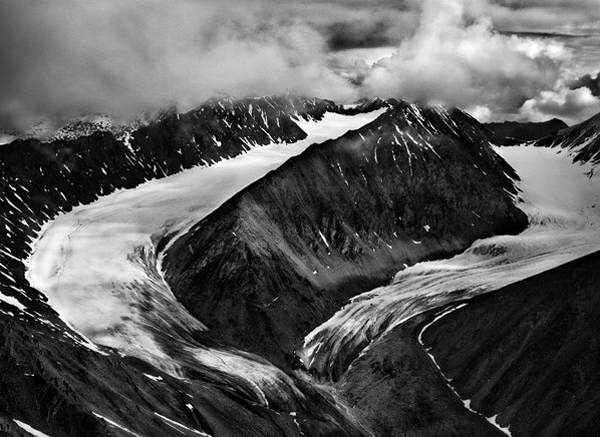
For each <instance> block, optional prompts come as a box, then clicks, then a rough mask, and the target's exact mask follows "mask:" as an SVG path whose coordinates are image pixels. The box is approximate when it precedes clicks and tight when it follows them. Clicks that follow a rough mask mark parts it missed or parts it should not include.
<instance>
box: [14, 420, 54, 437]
mask: <svg viewBox="0 0 600 437" xmlns="http://www.w3.org/2000/svg"><path fill="white" fill-rule="evenodd" d="M13 422H15V423H16V424H17V425H18V426H19V428H21V429H23V430H24V431H26V432H28V433H29V434H31V435H32V436H34V437H50V436H49V435H48V434H44V433H43V432H41V431H38V430H37V429H35V428H33V427H31V426H29V425H27V424H26V423H23V422H21V421H20V420H17V419H13Z"/></svg>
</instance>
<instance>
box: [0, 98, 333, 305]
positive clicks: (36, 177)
mask: <svg viewBox="0 0 600 437" xmlns="http://www.w3.org/2000/svg"><path fill="white" fill-rule="evenodd" d="M327 110H332V111H336V110H338V111H339V110H341V108H340V107H339V106H337V105H335V104H334V103H333V102H330V101H325V100H318V99H302V98H296V97H290V96H285V97H273V98H270V97H268V98H260V99H245V100H234V99H231V98H227V99H221V100H212V101H208V102H207V103H205V104H203V105H202V106H200V107H199V108H197V109H195V110H193V111H190V112H188V113H186V114H176V113H171V114H168V115H164V116H163V117H161V118H160V119H159V120H158V121H156V122H155V123H152V124H149V125H147V126H143V127H140V128H139V129H138V130H136V131H134V132H131V133H129V134H127V136H125V137H120V138H117V137H115V136H114V135H113V134H111V133H110V132H107V131H102V130H100V131H96V132H94V133H93V134H91V135H88V136H81V137H77V138H75V139H72V140H69V141H64V140H56V141H54V142H51V143H42V142H40V141H39V140H17V141H14V142H12V143H10V144H7V145H4V146H2V148H0V211H1V212H2V214H1V216H0V220H1V222H0V226H1V227H2V228H3V233H2V234H0V248H1V249H0V286H2V291H3V293H4V294H5V295H8V296H12V297H14V298H15V299H17V300H18V301H20V302H21V304H23V305H25V306H28V305H31V304H32V302H31V299H33V300H40V299H42V300H43V298H42V297H41V296H39V295H38V293H37V292H36V291H35V290H32V289H29V288H27V284H26V282H24V279H23V278H24V273H25V272H24V266H23V260H24V259H26V257H27V256H28V254H29V252H30V249H31V248H30V244H31V243H32V241H33V239H34V237H35V235H36V233H37V232H38V231H39V229H40V227H41V225H42V224H43V223H44V222H46V221H48V220H51V219H52V217H54V216H55V215H56V214H58V213H59V212H61V211H69V210H70V209H71V208H72V207H73V206H75V205H79V204H87V203H90V202H92V201H94V200H95V199H97V198H98V196H102V195H106V194H109V193H111V192H113V191H115V190H118V189H121V188H133V187H135V186H136V185H139V184H140V183H142V182H145V181H147V180H150V179H155V178H161V177H165V176H168V175H171V174H175V173H177V172H179V171H181V170H183V169H186V168H191V167H194V166H198V165H212V164H214V163H216V162H218V161H220V160H222V159H226V158H230V157H233V156H236V155H239V154H241V153H244V152H245V151H246V150H249V149H250V148H252V147H255V146H261V145H265V144H269V143H271V142H284V141H289V142H294V141H297V140H299V139H302V138H304V137H305V136H306V134H305V133H304V132H303V131H302V130H301V129H300V128H299V127H298V126H297V125H296V124H295V123H294V120H295V119H297V118H298V117H304V118H317V119H318V118H320V117H321V116H322V115H323V113H324V112H325V111H327ZM25 288H27V289H26V290H25Z"/></svg>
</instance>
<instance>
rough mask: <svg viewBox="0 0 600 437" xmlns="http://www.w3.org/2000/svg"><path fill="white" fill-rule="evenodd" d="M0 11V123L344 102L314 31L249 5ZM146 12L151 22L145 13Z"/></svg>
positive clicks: (84, 5) (347, 92)
mask: <svg viewBox="0 0 600 437" xmlns="http://www.w3.org/2000/svg"><path fill="white" fill-rule="evenodd" d="M242 5H243V7H239V6H240V4H236V3H230V4H223V3H220V2H211V1H203V2H191V1H181V2H170V1H169V2H165V1H151V0H144V1H142V0H128V1H127V2H118V3H117V2H111V3H109V2H94V3H91V2H72V1H60V0H57V1H53V2H39V1H33V0H19V1H17V0H13V1H9V2H6V3H2V5H1V6H0V7H1V8H2V13H0V27H1V28H2V29H3V30H2V34H3V41H2V42H1V43H0V59H2V69H1V70H0V95H2V100H3V103H2V106H1V107H0V123H2V126H3V127H5V126H8V127H21V128H23V127H24V125H25V126H26V125H28V124H30V123H32V122H33V121H36V120H37V119H40V118H58V119H64V118H68V117H72V116H75V115H78V114H79V113H89V112H110V113H112V114H116V115H117V116H131V115H134V114H135V113H137V112H139V111H141V110H149V109H154V108H156V107H161V106H165V105H167V104H171V103H176V104H178V105H179V106H180V107H183V108H189V107H191V106H194V105H197V104H198V103H199V102H201V101H203V100H204V99H206V98H208V97H211V96H214V95H218V94H220V93H227V94H232V95H238V96H243V95H247V94H272V93H281V92H286V91H293V92H297V93H301V94H310V95H315V96H323V97H330V98H335V99H339V100H348V99H353V98H354V97H355V90H353V88H352V87H351V86H350V85H349V84H348V83H347V81H346V80H344V79H343V78H341V77H340V76H339V75H337V74H335V73H334V72H333V71H332V70H331V69H330V68H329V66H328V59H327V51H328V48H327V41H326V39H325V37H324V36H323V35H322V34H321V33H319V32H318V31H316V30H315V29H314V28H312V27H310V26H308V25H306V24H304V23H302V22H299V21H296V20H291V19H288V18H287V17H285V16H282V15H276V14H274V13H272V11H271V10H270V8H269V7H268V5H267V4H266V3H260V2H255V3H252V2H248V3H242ZM141 12H143V13H141Z"/></svg>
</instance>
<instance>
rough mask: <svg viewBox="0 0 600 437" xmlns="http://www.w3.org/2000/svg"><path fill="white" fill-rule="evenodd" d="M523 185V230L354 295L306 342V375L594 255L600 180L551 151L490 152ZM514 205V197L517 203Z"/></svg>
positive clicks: (335, 367)
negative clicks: (436, 315) (434, 311)
mask: <svg viewBox="0 0 600 437" xmlns="http://www.w3.org/2000/svg"><path fill="white" fill-rule="evenodd" d="M495 151H496V152H497V153H498V154H500V155H501V156H502V157H503V158H504V159H505V160H506V161H507V162H508V163H509V164H510V165H511V166H513V168H515V170H516V171H517V173H518V174H519V176H520V177H521V179H522V181H521V183H520V184H519V186H520V189H521V190H522V195H521V198H522V200H523V202H522V203H519V204H518V205H519V207H521V208H522V209H523V210H524V211H525V212H526V213H527V214H528V216H529V219H530V224H529V227H528V228H527V229H526V230H525V231H524V232H523V233H521V234H520V235H516V236H494V237H491V238H486V239H482V240H478V241H476V242H475V243H474V244H473V245H472V246H471V247H470V248H469V249H468V250H466V251H465V252H463V253H462V254H459V255H457V256H455V257H453V258H451V259H447V260H439V261H430V262H422V263H418V264H415V265H414V266H412V267H408V268H406V269H404V270H402V271H400V272H399V273H398V274H397V275H396V277H395V278H394V280H393V281H392V283H391V284H390V285H387V286H384V287H380V288H377V289H375V290H372V291H370V292H367V293H363V294H361V295H359V296H356V297H355V298H354V299H352V300H351V301H350V303H349V304H348V305H346V306H345V307H344V308H342V309H341V310H340V311H339V312H337V313H336V314H335V315H334V316H333V317H332V318H331V319H329V320H328V321H327V322H325V323H324V324H322V325H321V326H319V327H317V328H316V329H314V330H313V331H312V332H311V333H310V334H309V335H308V336H307V337H306V338H305V343H304V348H303V350H302V351H300V352H299V355H300V357H301V359H302V361H303V362H304V364H305V366H306V367H307V368H308V369H311V370H313V371H316V372H317V373H319V374H321V375H324V376H329V377H333V378H335V377H337V376H339V375H340V374H341V373H342V372H343V371H344V370H345V368H346V366H348V365H349V364H350V363H351V362H352V360H353V359H355V358H356V357H357V356H358V355H359V354H360V352H361V351H363V350H365V348H367V347H369V345H370V344H371V342H373V341H375V340H376V339H377V338H380V337H381V336H383V335H385V333H386V332H389V331H390V330H391V329H392V328H393V327H395V326H397V325H399V324H400V323H402V322H403V321H404V320H406V319H408V318H410V317H412V316H414V315H415V314H418V313H420V312H423V311H425V310H428V309H431V308H433V307H436V306H439V305H443V304H445V303H448V302H451V301H453V300H456V299H460V298H465V297H468V296H469V295H471V294H478V293H483V292H487V291H491V290H495V289H499V288H501V287H503V286H505V285H508V284H510V283H513V282H516V281H519V280H521V279H525V278H527V277H530V276H533V275H535V274H538V273H541V272H543V271H546V270H549V269H551V268H553V267H556V266H559V265H561V264H564V263H566V262H568V261H571V260H573V259H576V258H579V257H582V256H584V255H587V254H589V253H592V252H595V251H597V250H600V179H599V178H597V177H596V178H589V177H588V174H589V170H590V164H585V165H581V166H580V165H579V164H573V163H572V161H571V158H570V157H569V156H568V155H567V154H564V153H563V154H560V153H557V152H558V151H557V150H556V149H549V148H543V147H532V146H525V145H522V146H514V147H502V148H499V147H496V148H495ZM515 200H517V199H515Z"/></svg>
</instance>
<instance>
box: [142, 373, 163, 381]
mask: <svg viewBox="0 0 600 437" xmlns="http://www.w3.org/2000/svg"><path fill="white" fill-rule="evenodd" d="M142 375H144V376H145V377H146V378H148V379H151V380H152V381H162V380H163V378H162V376H154V375H148V374H147V373H142Z"/></svg>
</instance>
